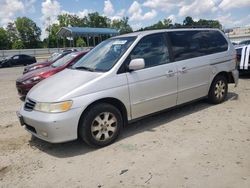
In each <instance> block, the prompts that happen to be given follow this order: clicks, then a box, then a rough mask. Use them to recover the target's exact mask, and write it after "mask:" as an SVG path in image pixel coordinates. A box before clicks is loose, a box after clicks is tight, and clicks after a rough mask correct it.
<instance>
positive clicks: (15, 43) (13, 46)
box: [12, 40, 25, 49]
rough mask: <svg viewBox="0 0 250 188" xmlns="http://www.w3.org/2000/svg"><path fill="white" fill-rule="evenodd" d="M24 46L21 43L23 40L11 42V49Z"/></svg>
mask: <svg viewBox="0 0 250 188" xmlns="http://www.w3.org/2000/svg"><path fill="white" fill-rule="evenodd" d="M24 48H25V46H24V44H23V42H22V41H21V40H16V41H15V42H14V43H13V44H12V49H24Z"/></svg>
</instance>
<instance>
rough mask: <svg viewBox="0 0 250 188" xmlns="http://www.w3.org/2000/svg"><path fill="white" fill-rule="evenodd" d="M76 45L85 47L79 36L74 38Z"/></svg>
mask: <svg viewBox="0 0 250 188" xmlns="http://www.w3.org/2000/svg"><path fill="white" fill-rule="evenodd" d="M76 46H77V47H85V46H86V42H85V41H84V40H83V39H82V38H80V37H79V38H78V39H77V40H76Z"/></svg>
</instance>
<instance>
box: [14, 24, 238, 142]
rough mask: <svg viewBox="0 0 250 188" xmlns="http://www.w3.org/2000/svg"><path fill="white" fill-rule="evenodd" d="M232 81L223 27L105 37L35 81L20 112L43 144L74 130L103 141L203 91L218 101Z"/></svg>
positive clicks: (69, 136)
mask: <svg viewBox="0 0 250 188" xmlns="http://www.w3.org/2000/svg"><path fill="white" fill-rule="evenodd" d="M237 82H238V71H237V70H236V53H235V50H234V47H233V45H232V44H231V43H230V41H229V40H228V39H227V38H226V37H225V36H224V34H223V33H222V32H221V31H219V30H216V29H178V30H154V31H145V32H137V33H131V34H126V35H121V36H118V37H113V38H110V39H108V40H106V41H104V42H102V43H101V44H99V45H98V46H97V47H95V48H94V49H93V50H92V51H90V52H89V53H88V54H87V55H86V56H84V57H83V58H81V59H80V60H79V61H78V62H76V63H75V64H74V65H73V66H72V67H71V68H69V69H66V70H64V71H62V72H60V73H58V74H56V75H54V76H52V77H50V78H48V79H46V80H44V81H42V82H41V83H39V84H38V85H36V86H35V87H34V88H32V90H31V91H30V92H29V93H28V95H27V98H26V101H25V103H24V105H23V106H22V107H21V109H20V112H19V113H18V116H19V118H20V121H21V124H22V125H24V126H25V129H26V130H28V131H29V132H30V133H31V134H33V135H35V136H36V137H39V138H40V139H43V140H46V141H48V142H53V143H58V142H65V141H70V140H74V139H77V138H78V136H79V137H81V138H82V139H83V140H84V141H85V142H86V143H88V144H90V145H95V146H105V145H108V144H110V143H112V142H113V141H114V140H115V139H116V138H117V137H118V135H119V134H120V132H121V130H122V128H123V126H124V124H126V123H127V122H128V121H130V120H133V119H137V118H139V117H142V116H145V115H148V114H151V113H154V112H157V111H161V110H163V109H166V108H170V107H174V106H177V105H180V104H183V103H186V102H189V101H192V100H195V99H198V98H203V97H208V99H209V100H210V102H212V103H214V104H218V103H221V102H223V101H224V100H225V98H226V96H227V91H228V83H235V85H237Z"/></svg>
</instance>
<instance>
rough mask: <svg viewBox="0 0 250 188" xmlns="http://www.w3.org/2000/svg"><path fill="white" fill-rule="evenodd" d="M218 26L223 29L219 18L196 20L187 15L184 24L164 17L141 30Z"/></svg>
mask: <svg viewBox="0 0 250 188" xmlns="http://www.w3.org/2000/svg"><path fill="white" fill-rule="evenodd" d="M194 27H195V28H218V29H222V25H221V24H220V22H219V21H218V20H205V19H200V20H199V21H194V20H193V18H192V17H190V16H187V17H186V18H185V19H184V20H183V24H180V23H175V24H172V20H170V19H164V20H163V21H159V22H157V23H156V24H153V25H151V26H148V27H145V28H141V29H139V31H143V30H152V29H169V28H170V29H173V28H194Z"/></svg>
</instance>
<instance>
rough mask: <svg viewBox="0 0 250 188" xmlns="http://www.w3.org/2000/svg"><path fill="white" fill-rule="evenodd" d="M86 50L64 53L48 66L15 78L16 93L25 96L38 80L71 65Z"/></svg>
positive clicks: (85, 52)
mask: <svg viewBox="0 0 250 188" xmlns="http://www.w3.org/2000/svg"><path fill="white" fill-rule="evenodd" d="M87 53H88V51H84V52H74V53H70V54H67V55H65V56H64V57H62V58H61V59H58V60H57V61H56V62H54V63H53V64H51V65H50V66H47V67H44V68H40V69H37V70H35V71H31V72H29V73H27V74H24V75H22V76H21V77H20V78H18V79H17V80H16V88H17V91H18V94H19V95H20V96H21V97H25V96H26V95H27V93H28V92H29V90H30V89H31V88H32V87H33V86H34V85H36V84H37V83H39V82H40V81H42V80H44V79H45V78H48V77H50V76H52V75H54V74H56V73H58V72H60V71H62V70H64V69H65V68H67V67H69V66H71V65H72V64H74V63H75V62H77V61H78V60H79V59H80V58H82V57H83V56H84V55H85V54H87Z"/></svg>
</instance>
